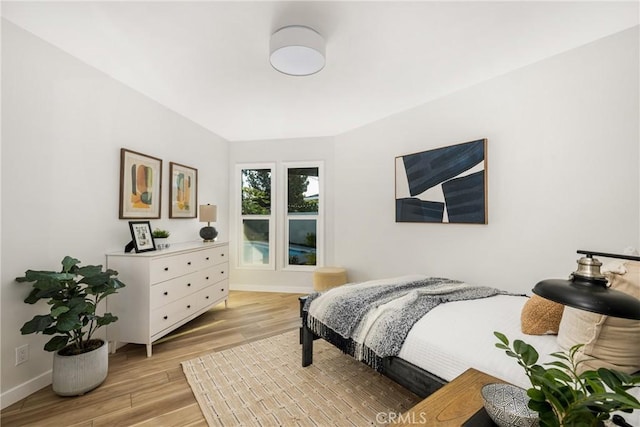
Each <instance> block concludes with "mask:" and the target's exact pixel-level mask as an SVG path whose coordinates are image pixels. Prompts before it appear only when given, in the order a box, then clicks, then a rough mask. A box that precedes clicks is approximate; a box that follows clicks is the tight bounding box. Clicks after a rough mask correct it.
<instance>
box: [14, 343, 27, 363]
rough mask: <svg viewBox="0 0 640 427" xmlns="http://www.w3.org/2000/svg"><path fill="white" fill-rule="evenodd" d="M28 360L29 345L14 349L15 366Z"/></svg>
mask: <svg viewBox="0 0 640 427" xmlns="http://www.w3.org/2000/svg"><path fill="white" fill-rule="evenodd" d="M27 360H29V344H25V345H21V346H20V347H16V366H18V365H19V364H21V363H24V362H26V361H27Z"/></svg>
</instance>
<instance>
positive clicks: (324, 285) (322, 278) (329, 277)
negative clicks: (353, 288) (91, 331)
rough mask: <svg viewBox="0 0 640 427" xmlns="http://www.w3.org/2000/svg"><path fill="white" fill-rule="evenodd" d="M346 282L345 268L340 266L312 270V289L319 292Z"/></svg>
mask: <svg viewBox="0 0 640 427" xmlns="http://www.w3.org/2000/svg"><path fill="white" fill-rule="evenodd" d="M345 283H347V270H346V269H345V268H342V267H320V268H316V269H315V271H314V272H313V289H314V290H316V291H318V292H321V291H326V290H327V289H331V288H335V287H336V286H340V285H344V284H345Z"/></svg>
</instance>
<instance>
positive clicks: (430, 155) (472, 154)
mask: <svg viewBox="0 0 640 427" xmlns="http://www.w3.org/2000/svg"><path fill="white" fill-rule="evenodd" d="M396 222H438V223H458V224H487V140H486V139H479V140H477V141H470V142H465V143H462V144H456V145H451V146H448V147H443V148H436V149H434V150H429V151H422V152H420V153H413V154H407V155H404V156H398V157H396Z"/></svg>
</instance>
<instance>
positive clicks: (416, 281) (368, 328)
mask: <svg viewBox="0 0 640 427" xmlns="http://www.w3.org/2000/svg"><path fill="white" fill-rule="evenodd" d="M505 293H506V292H504V291H500V290H498V289H494V288H489V287H484V286H471V285H468V284H466V283H463V282H460V281H457V280H450V279H443V278H438V277H427V276H404V277H398V278H394V279H385V280H373V281H368V282H363V283H353V284H347V285H343V286H339V287H336V288H333V289H330V290H328V291H326V292H323V293H312V294H311V295H309V297H308V299H307V301H306V303H305V306H304V310H305V311H306V312H307V326H308V327H309V328H310V329H311V330H312V331H313V333H315V334H316V335H318V336H319V337H321V338H323V339H325V340H327V341H329V342H330V343H332V344H333V345H335V346H336V347H338V348H339V349H341V350H342V351H343V352H345V353H347V354H349V355H351V356H353V357H354V358H356V359H357V360H361V361H363V362H365V363H367V364H368V365H369V366H371V367H372V368H374V369H376V370H381V369H382V359H383V358H385V357H388V356H396V355H397V354H398V353H399V352H400V348H401V347H402V344H403V343H404V340H405V339H406V338H407V334H408V333H409V331H410V330H411V328H412V327H413V325H414V324H415V323H416V322H417V321H418V320H419V319H420V318H421V317H422V316H424V315H425V314H426V313H427V312H429V311H430V310H431V309H433V308H434V307H436V306H438V305H439V304H442V303H446V302H451V301H462V300H470V299H478V298H486V297H490V296H493V295H498V294H505Z"/></svg>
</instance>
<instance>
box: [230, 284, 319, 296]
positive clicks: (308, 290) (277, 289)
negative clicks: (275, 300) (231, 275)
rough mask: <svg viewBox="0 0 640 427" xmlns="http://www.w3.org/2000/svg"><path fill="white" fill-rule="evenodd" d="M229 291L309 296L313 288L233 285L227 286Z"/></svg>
mask: <svg viewBox="0 0 640 427" xmlns="http://www.w3.org/2000/svg"><path fill="white" fill-rule="evenodd" d="M229 290H231V291H252V292H283V293H287V294H309V293H311V292H313V286H311V285H309V286H304V287H301V286H282V285H252V284H241V285H238V284H234V285H229Z"/></svg>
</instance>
